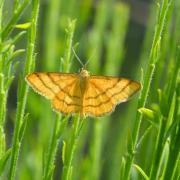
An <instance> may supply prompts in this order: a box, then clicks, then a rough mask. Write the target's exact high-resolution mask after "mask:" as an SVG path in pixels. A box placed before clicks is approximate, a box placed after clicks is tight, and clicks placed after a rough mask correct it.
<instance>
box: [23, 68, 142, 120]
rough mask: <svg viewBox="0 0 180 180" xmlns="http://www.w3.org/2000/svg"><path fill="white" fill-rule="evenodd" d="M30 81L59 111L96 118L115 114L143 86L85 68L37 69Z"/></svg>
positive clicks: (28, 79)
mask: <svg viewBox="0 0 180 180" xmlns="http://www.w3.org/2000/svg"><path fill="white" fill-rule="evenodd" d="M26 81H27V82H28V84H29V85H30V86H31V87H32V88H33V89H34V90H35V91H36V92H37V93H39V94H41V95H43V96H45V97H46V98H47V99H49V100H50V101H51V102H52V107H53V109H54V110H55V111H58V112H61V113H64V114H68V115H71V114H74V113H79V114H80V115H82V116H95V117H98V116H102V115H104V114H106V113H111V112H112V111H113V110H114V109H115V107H116V105H117V104H119V103H122V102H125V101H127V100H128V99H129V98H130V97H131V96H133V95H134V94H135V93H136V92H137V91H138V90H139V89H140V87H141V85H140V83H138V82H136V81H133V80H129V79H126V78H120V77H112V76H94V75H90V74H89V72H88V71H87V70H86V69H84V68H82V69H81V71H80V73H48V72H47V73H46V72H44V73H43V72H35V73H32V74H29V75H27V76H26Z"/></svg>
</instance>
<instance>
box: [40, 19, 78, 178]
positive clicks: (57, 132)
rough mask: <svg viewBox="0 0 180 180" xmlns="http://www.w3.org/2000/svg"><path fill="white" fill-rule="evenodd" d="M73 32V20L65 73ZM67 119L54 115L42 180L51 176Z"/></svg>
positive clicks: (65, 58) (69, 30)
mask: <svg viewBox="0 0 180 180" xmlns="http://www.w3.org/2000/svg"><path fill="white" fill-rule="evenodd" d="M74 30H75V20H72V21H71V20H69V22H68V27H67V29H66V31H67V40H66V50H65V54H64V64H61V66H62V67H63V70H64V71H65V72H69V69H70V57H71V49H72V42H73V35H74ZM67 119H68V116H66V118H64V119H62V118H61V117H60V116H59V115H56V118H55V124H54V128H53V132H54V133H53V136H52V140H51V143H50V146H49V150H48V152H47V158H46V159H47V163H46V165H45V170H44V175H43V179H44V180H45V179H49V178H51V176H52V174H53V170H54V160H55V155H56V152H57V147H58V144H59V140H60V137H61V135H62V134H61V133H62V131H63V129H64V126H65V123H66V121H67Z"/></svg>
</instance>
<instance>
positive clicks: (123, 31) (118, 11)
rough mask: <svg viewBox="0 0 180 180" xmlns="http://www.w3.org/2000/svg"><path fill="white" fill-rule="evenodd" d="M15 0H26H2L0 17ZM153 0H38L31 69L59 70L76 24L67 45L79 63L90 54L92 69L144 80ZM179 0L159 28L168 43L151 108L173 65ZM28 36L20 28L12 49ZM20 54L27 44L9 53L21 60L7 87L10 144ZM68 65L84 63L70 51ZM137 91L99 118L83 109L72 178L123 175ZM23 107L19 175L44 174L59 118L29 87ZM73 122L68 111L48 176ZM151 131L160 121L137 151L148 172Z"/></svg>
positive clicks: (57, 173)
mask: <svg viewBox="0 0 180 180" xmlns="http://www.w3.org/2000/svg"><path fill="white" fill-rule="evenodd" d="M16 2H18V3H19V4H22V3H23V0H20V1H12V0H6V1H4V7H3V16H2V17H3V24H4V25H6V24H7V22H8V21H9V20H10V19H11V17H12V16H13V12H14V9H13V8H14V6H15V3H16ZM158 3H159V4H161V1H150V0H148V1H147V0H126V1H120V0H41V1H40V4H39V16H38V21H37V34H36V42H35V51H34V55H33V58H35V69H34V71H35V72H59V71H60V69H61V71H64V63H63V60H65V59H66V55H67V54H66V51H67V45H68V43H69V42H68V38H69V36H70V32H73V30H72V28H73V27H74V32H73V33H72V34H73V38H72V37H71V40H72V44H71V45H72V46H73V47H74V48H75V51H76V53H77V54H78V56H79V57H80V59H81V60H82V62H83V63H84V64H85V63H86V62H87V60H88V59H89V58H90V61H89V64H88V66H87V70H88V71H89V72H90V74H94V75H109V76H119V77H126V78H129V79H132V80H137V81H141V79H142V78H143V76H142V70H141V69H143V72H144V74H145V72H146V69H147V66H148V62H149V54H150V50H151V46H152V42H153V35H154V31H155V26H156V23H157V19H158V13H157V11H158V5H157V4H158ZM179 4H180V3H179V2H178V0H177V1H174V2H173V6H172V7H171V10H170V12H169V14H171V15H169V16H168V17H169V19H168V18H167V20H166V25H167V27H166V29H165V30H164V36H163V42H164V43H165V44H166V45H167V47H164V45H165V44H163V43H162V47H163V48H162V51H163V54H162V55H160V56H162V57H160V58H161V59H164V60H163V63H161V64H159V65H158V67H160V69H161V71H157V72H156V71H155V75H154V78H153V81H152V86H151V91H150V93H149V98H148V103H147V107H149V108H152V107H153V108H154V109H157V107H158V104H157V103H158V93H157V89H158V88H163V87H164V86H165V84H166V83H167V79H166V76H164V74H166V71H168V70H167V68H168V67H170V68H169V70H170V69H171V67H173V66H174V65H173V63H174V62H169V59H168V57H170V56H171V55H170V54H172V53H173V52H174V49H175V48H174V49H173V48H171V49H170V46H171V45H172V44H173V43H172V42H173V41H176V40H177V41H178V40H179V35H177V37H174V36H173V37H172V36H171V35H172V34H178V33H177V31H178V28H177V27H179V28H180V26H179V25H178V22H177V19H178V18H179V16H180V15H179V14H180V5H179ZM31 13H32V2H31V1H29V3H28V5H26V8H25V9H24V10H23V13H22V15H21V16H20V18H19V19H18V21H17V24H23V23H28V22H30V21H31ZM170 18H171V19H170ZM23 30H25V31H28V30H29V28H25V29H23V27H19V28H18V27H17V28H15V29H14V30H13V31H12V33H11V35H10V38H11V37H13V36H15V35H16V34H18V33H19V32H21V31H23ZM72 34H71V35H72ZM27 39H28V35H27V34H25V35H24V36H23V37H22V38H21V40H19V41H18V43H16V45H15V49H25V50H26V44H27ZM173 55H174V54H173ZM171 57H172V56H171ZM173 57H175V56H173ZM25 59H26V51H25V52H24V53H22V54H21V55H20V56H18V57H16V58H15V60H14V61H13V63H15V62H16V61H18V62H19V65H18V67H17V69H16V72H15V79H14V81H13V83H12V86H11V88H10V90H9V94H8V103H7V119H6V123H5V134H6V143H7V147H11V144H12V136H13V130H14V125H15V123H16V122H15V114H16V106H17V89H18V79H19V78H22V72H23V70H24V64H25ZM161 62H162V61H161ZM68 65H69V66H70V69H69V72H71V73H77V72H79V70H80V68H82V66H81V65H80V63H79V62H78V61H77V60H76V58H75V57H74V55H73V53H72V52H71V56H70V63H69V64H68ZM66 70H67V69H66ZM156 77H157V78H156ZM23 78H24V77H23ZM138 96H139V94H137V95H136V96H135V97H134V98H132V99H131V100H130V101H128V102H126V103H122V104H120V105H118V106H117V107H116V109H115V111H114V112H113V113H112V114H110V115H107V116H104V117H100V118H92V117H87V118H86V119H85V120H84V123H83V127H82V129H81V131H80V134H79V136H78V141H77V144H76V149H75V152H74V155H73V161H72V164H73V173H72V179H77V180H79V179H82V180H86V179H87V180H91V179H92V180H96V179H103V180H104V179H107V180H117V179H122V174H121V172H122V169H123V167H124V162H125V161H126V158H127V153H128V148H131V147H129V142H131V141H132V131H133V126H134V122H135V116H136V112H137V99H138ZM26 112H28V113H29V118H28V122H27V127H26V131H25V134H24V137H23V140H22V144H21V148H20V155H19V159H18V166H17V170H16V179H22V180H31V179H33V180H39V179H42V174H44V162H45V161H46V160H45V159H46V154H47V151H48V148H49V146H51V145H50V142H51V138H52V135H53V132H54V127H55V126H56V125H55V123H56V120H55V119H56V113H55V112H54V111H53V110H52V108H51V104H50V102H49V101H48V100H46V99H45V98H44V97H42V96H40V95H38V94H37V93H35V92H34V91H33V90H32V89H31V88H30V91H29V94H28V99H27V106H26ZM147 119H148V118H146V117H145V118H144V119H143V122H142V123H141V128H140V135H141V134H143V132H144V131H145V130H146V129H147V128H148V127H149V125H150V122H149V121H148V120H147ZM61 120H62V119H60V121H61ZM73 122H74V118H72V117H69V118H68V120H67V124H66V125H65V128H64V129H63V131H62V132H61V135H60V136H59V137H58V138H57V139H58V145H57V152H56V153H55V154H56V155H55V163H54V166H52V167H53V175H52V176H53V179H60V177H61V176H62V172H63V158H62V149H63V145H64V144H68V141H69V138H70V136H71V133H72V126H73ZM156 136H157V129H156V128H152V129H151V131H150V132H149V133H148V135H147V136H146V137H145V138H144V139H143V143H142V144H141V145H140V146H139V147H138V152H137V154H136V158H135V162H136V164H138V165H139V166H140V167H141V168H142V169H143V170H144V171H145V172H146V173H147V175H149V174H150V168H151V163H152V157H153V155H152V154H153V149H154V146H155V138H156ZM64 146H65V145H64ZM179 164H180V163H179ZM7 166H8V165H7ZM178 167H179V166H178ZM7 169H8V167H7ZM178 169H180V168H178ZM7 172H8V170H6V171H5V175H4V176H2V178H3V179H6V175H7V174H8V173H7ZM177 177H178V176H177ZM131 178H132V179H133V180H136V179H143V177H142V175H141V174H140V173H139V172H138V170H137V169H136V168H134V167H133V168H132V175H131ZM47 179H48V178H47ZM49 179H50V178H49Z"/></svg>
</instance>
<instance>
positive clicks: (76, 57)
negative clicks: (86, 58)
mask: <svg viewBox="0 0 180 180" xmlns="http://www.w3.org/2000/svg"><path fill="white" fill-rule="evenodd" d="M72 51H73V53H74V56H75V57H76V59H77V60H78V61H79V63H80V64H81V65H82V67H85V66H84V64H83V63H82V61H81V59H80V58H79V57H78V55H77V54H76V52H75V50H74V48H73V47H72Z"/></svg>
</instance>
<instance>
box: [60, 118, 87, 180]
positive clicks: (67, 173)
mask: <svg viewBox="0 0 180 180" xmlns="http://www.w3.org/2000/svg"><path fill="white" fill-rule="evenodd" d="M84 120H85V119H81V118H80V116H79V115H76V117H75V118H74V119H73V121H74V122H73V129H72V134H71V139H70V143H69V144H68V147H67V150H66V152H65V153H66V154H65V161H64V167H63V174H62V180H70V179H71V178H72V171H73V166H72V160H73V157H74V153H75V150H76V146H77V141H78V137H79V133H80V130H81V127H82V125H83V122H84Z"/></svg>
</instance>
